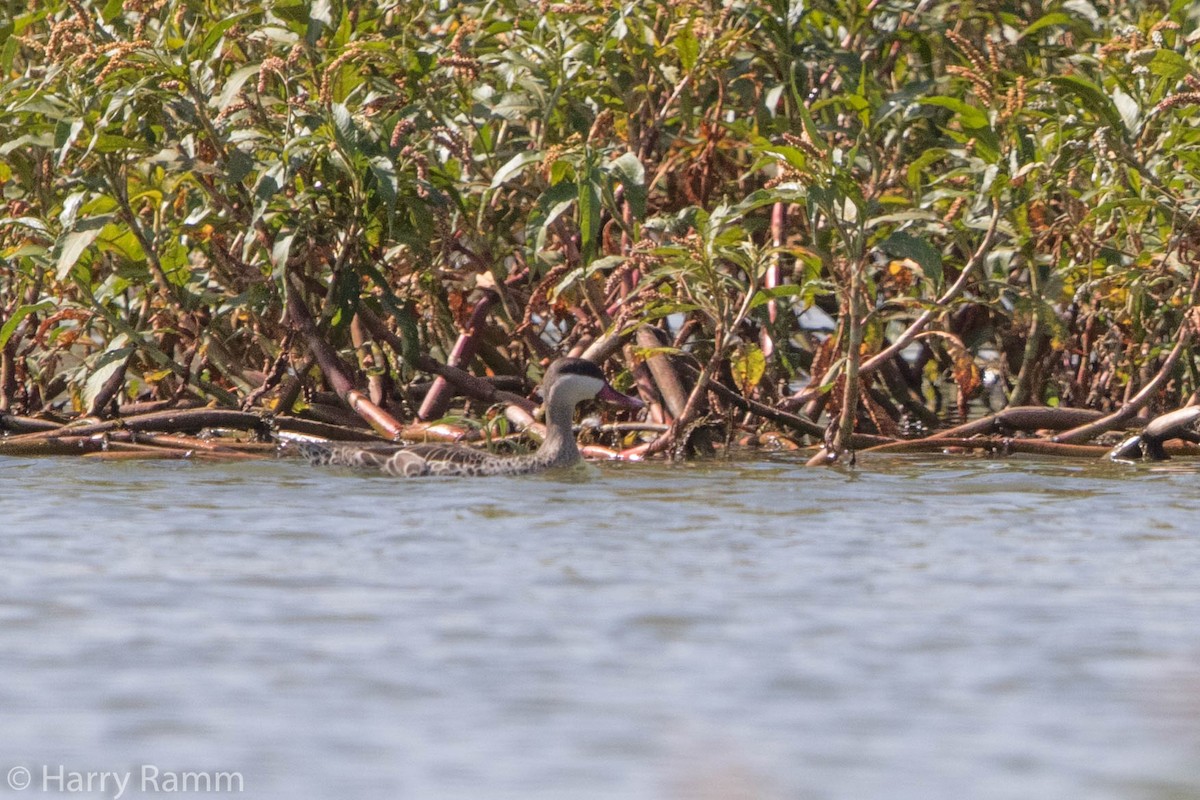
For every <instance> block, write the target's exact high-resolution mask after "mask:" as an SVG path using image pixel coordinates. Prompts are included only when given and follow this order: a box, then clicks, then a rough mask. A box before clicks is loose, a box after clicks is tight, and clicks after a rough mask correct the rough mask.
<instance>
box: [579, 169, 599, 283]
mask: <svg viewBox="0 0 1200 800" xmlns="http://www.w3.org/2000/svg"><path fill="white" fill-rule="evenodd" d="M584 178H585V179H584V180H583V181H580V183H579V237H580V250H581V257H582V259H583V263H584V264H590V263H591V262H592V260H593V259H595V257H596V251H597V249H598V248H599V240H600V215H601V213H602V212H603V208H601V205H600V181H601V177H600V170H598V169H595V168H594V167H593V168H592V169H590V170H588V172H587V174H586V175H585V176H584Z"/></svg>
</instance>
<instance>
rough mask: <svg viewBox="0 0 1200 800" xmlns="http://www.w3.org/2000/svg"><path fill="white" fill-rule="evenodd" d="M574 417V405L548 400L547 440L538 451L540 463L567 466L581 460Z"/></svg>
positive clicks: (552, 399)
mask: <svg viewBox="0 0 1200 800" xmlns="http://www.w3.org/2000/svg"><path fill="white" fill-rule="evenodd" d="M574 417H575V406H574V405H570V404H567V403H555V402H554V397H553V396H551V397H547V398H546V438H545V439H544V440H543V441H542V446H541V447H539V448H538V449H537V456H538V460H539V461H543V462H544V463H546V464H549V465H552V466H565V465H567V464H573V463H575V462H576V461H578V460H579V459H580V455H579V446H578V445H577V444H575V433H574V431H573V430H572V429H571V427H572V422H573V421H574Z"/></svg>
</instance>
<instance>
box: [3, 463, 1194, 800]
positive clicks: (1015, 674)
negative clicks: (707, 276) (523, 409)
mask: <svg viewBox="0 0 1200 800" xmlns="http://www.w3.org/2000/svg"><path fill="white" fill-rule="evenodd" d="M1198 481H1200V471H1198V470H1197V469H1196V467H1194V466H1192V465H1189V464H1185V463H1183V462H1172V463H1171V464H1170V465H1169V466H1168V467H1167V468H1166V469H1149V468H1145V467H1138V468H1129V467H1122V466H1118V465H1111V464H1102V463H1097V464H1087V465H1081V464H1079V463H1061V462H1039V461H1031V460H1021V459H1018V458H1011V459H1007V460H985V459H962V458H955V459H948V458H947V459H943V458H921V459H912V458H895V457H892V458H879V457H876V458H868V459H864V462H863V464H862V467H861V468H860V469H859V470H857V471H855V472H852V473H847V472H843V473H839V472H834V471H828V470H806V469H804V468H802V467H800V466H799V465H798V459H797V458H796V457H794V456H792V455H777V456H773V457H770V458H768V459H766V460H760V461H754V462H747V463H737V464H726V463H709V464H690V465H683V466H668V465H660V464H634V465H601V466H598V467H589V468H587V469H584V470H581V471H575V472H570V473H568V474H566V475H557V476H550V477H545V476H542V477H537V476H532V477H522V478H496V479H484V480H455V479H451V480H441V481H439V480H424V481H412V482H403V481H396V480H393V479H389V478H380V477H375V476H370V477H363V476H358V475H353V474H350V473H346V472H327V471H316V470H312V469H311V468H309V467H308V466H307V465H300V464H294V463H285V462H262V463H249V464H245V463H243V464H235V465H227V466H226V465H211V464H177V463H165V462H154V463H142V464H139V463H132V462H127V463H114V464H99V463H94V462H87V461H84V460H14V459H0V564H3V565H4V571H3V579H2V581H0V674H3V676H4V680H3V681H2V682H0V733H2V734H3V736H0V775H2V774H3V773H4V772H6V771H7V770H8V769H9V767H11V766H13V765H23V766H26V767H29V768H30V769H32V770H33V773H34V779H35V782H36V781H37V780H39V779H40V770H41V769H42V765H46V764H48V765H52V768H53V769H57V765H65V768H66V770H80V771H85V770H119V771H125V770H137V769H139V768H140V765H144V764H149V765H155V766H157V767H158V768H159V769H162V770H211V771H216V770H225V771H235V770H236V771H238V772H240V773H241V774H242V775H243V776H244V779H245V794H246V796H251V797H255V798H275V797H278V798H285V797H286V798H307V797H314V798H316V797H320V798H328V797H355V798H410V797H412V798H434V797H436V798H480V797H487V798H609V797H622V798H688V799H689V800H691V798H708V797H712V798H737V797H755V798H763V797H767V798H770V797H780V798H782V797H789V798H792V797H804V798H856V799H861V798H941V797H971V798H1016V797H1021V798H1026V797H1035V796H1042V797H1088V798H1139V797H1146V798H1167V797H1194V796H1197V795H1198V794H1200V769H1197V767H1196V765H1197V764H1198V763H1200V672H1198V671H1197V669H1196V667H1195V663H1196V659H1197V656H1200V626H1197V624H1196V620H1197V619H1198V618H1200V613H1198V612H1200V577H1198V576H1200V547H1198V534H1197V531H1196V527H1195V524H1194V519H1195V514H1194V507H1195V504H1196V502H1197V492H1196V487H1197V483H1198ZM35 788H37V786H36V783H35ZM92 796H101V795H100V794H94V795H92ZM108 796H112V793H111V792H110V793H109V794H108ZM127 796H128V795H127Z"/></svg>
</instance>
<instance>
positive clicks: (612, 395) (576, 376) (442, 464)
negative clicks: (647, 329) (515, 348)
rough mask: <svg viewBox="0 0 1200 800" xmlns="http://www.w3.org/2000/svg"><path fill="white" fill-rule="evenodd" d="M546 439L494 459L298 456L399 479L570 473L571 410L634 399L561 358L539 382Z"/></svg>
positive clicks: (349, 451)
mask: <svg viewBox="0 0 1200 800" xmlns="http://www.w3.org/2000/svg"><path fill="white" fill-rule="evenodd" d="M542 396H543V397H544V399H545V406H546V438H545V439H544V440H543V441H542V444H541V446H540V447H538V449H537V450H536V451H534V452H532V453H529V454H527V455H519V456H498V455H495V454H493V453H488V452H486V451H483V450H476V449H474V448H472V447H467V446H465V445H458V444H413V445H402V446H398V445H367V446H363V445H353V444H336V443H318V442H304V443H302V444H301V445H300V452H301V454H302V455H303V456H304V457H306V458H307V459H308V460H309V461H310V462H311V463H313V464H316V465H333V466H345V467H358V468H362V469H376V470H379V471H381V472H386V473H387V474H389V475H394V476H396V477H398V478H410V477H416V476H420V475H464V476H466V475H470V476H474V475H524V474H527V473H530V472H540V471H542V470H544V469H551V468H554V467H569V466H571V465H572V464H576V463H578V462H579V461H580V460H581V458H582V456H580V454H579V447H578V445H576V443H575V434H574V432H573V431H572V429H571V423H572V420H573V418H574V416H575V406H576V405H578V404H579V403H581V402H583V401H584V400H591V399H593V398H595V399H598V400H604V401H606V402H609V403H614V404H616V405H621V406H625V407H626V408H641V407H642V406H643V405H644V404H643V403H642V401H641V400H638V399H637V398H636V397H629V396H628V395H624V394H621V393H620V392H618V391H617V390H616V389H614V388H613V387H612V386H611V385H609V383H608V381H607V380H605V378H604V373H603V372H601V371H600V367H598V366H596V365H595V364H593V363H592V362H591V361H586V360H584V359H582V358H560V359H558V360H557V361H555V362H554V363H553V364H551V365H550V369H548V370H546V375H545V377H543V378H542Z"/></svg>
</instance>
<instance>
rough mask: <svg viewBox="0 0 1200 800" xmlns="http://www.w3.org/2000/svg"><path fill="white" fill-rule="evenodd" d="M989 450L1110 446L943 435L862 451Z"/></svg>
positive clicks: (1074, 450) (1083, 453)
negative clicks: (948, 436)
mask: <svg viewBox="0 0 1200 800" xmlns="http://www.w3.org/2000/svg"><path fill="white" fill-rule="evenodd" d="M955 449H957V450H986V451H987V452H989V453H1002V454H1008V453H1030V454H1035V455H1043V456H1066V457H1070V458H1099V457H1100V456H1103V455H1104V454H1105V453H1107V452H1108V448H1107V447H1102V446H1100V445H1087V444H1060V443H1056V442H1049V441H1046V440H1045V439H1015V438H1012V437H1007V436H1004V437H997V436H982V437H974V438H970V439H968V438H964V437H957V436H956V437H950V438H947V437H942V438H937V439H934V438H932V437H930V438H926V439H912V440H909V441H903V442H889V443H888V444H881V445H877V446H875V447H868V448H867V449H865V450H863V451H862V452H863V453H941V452H943V451H946V450H955Z"/></svg>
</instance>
